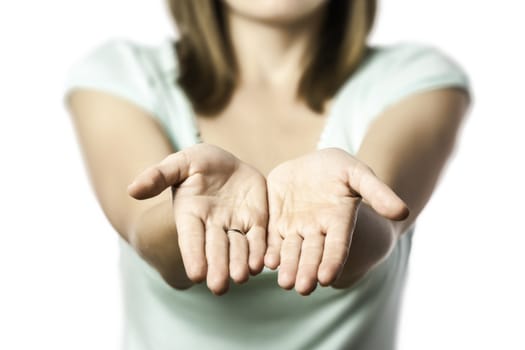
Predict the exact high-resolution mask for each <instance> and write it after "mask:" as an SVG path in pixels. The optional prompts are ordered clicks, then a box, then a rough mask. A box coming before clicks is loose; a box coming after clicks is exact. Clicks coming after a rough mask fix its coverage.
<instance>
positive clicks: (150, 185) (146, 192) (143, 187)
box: [128, 151, 190, 199]
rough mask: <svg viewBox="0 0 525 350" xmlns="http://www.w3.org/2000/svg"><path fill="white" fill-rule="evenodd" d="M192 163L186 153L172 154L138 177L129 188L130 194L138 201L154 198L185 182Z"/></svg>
mask: <svg viewBox="0 0 525 350" xmlns="http://www.w3.org/2000/svg"><path fill="white" fill-rule="evenodd" d="M189 171H190V162H189V160H188V157H187V156H186V154H185V153H184V151H180V152H177V153H173V154H170V155H169V156H168V157H166V158H164V160H162V161H161V162H160V163H158V164H156V165H154V166H151V167H149V168H147V169H146V170H144V171H143V172H142V173H140V174H139V175H137V177H136V178H135V180H133V182H132V183H131V184H130V185H129V186H128V193H129V195H130V196H132V197H134V198H136V199H147V198H151V197H154V196H156V195H158V194H159V193H161V192H162V191H164V190H165V189H166V188H168V187H170V186H172V185H176V184H178V183H180V182H182V181H184V180H185V179H186V178H187V177H188V176H189Z"/></svg>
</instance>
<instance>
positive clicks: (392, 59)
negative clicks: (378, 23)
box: [351, 44, 471, 150]
mask: <svg viewBox="0 0 525 350" xmlns="http://www.w3.org/2000/svg"><path fill="white" fill-rule="evenodd" d="M380 50H381V51H383V52H381V53H380V54H378V55H377V57H376V59H375V61H374V63H373V64H372V65H371V66H372V68H370V72H369V75H367V80H368V81H367V84H366V86H367V88H366V89H363V90H361V91H360V93H362V95H360V96H361V101H360V102H359V105H360V106H361V108H362V109H361V110H360V112H359V113H358V114H359V116H358V117H355V118H353V119H352V122H351V130H352V131H351V132H352V139H353V149H354V150H358V149H359V147H360V145H361V142H362V140H363V139H364V136H365V134H366V131H367V129H368V127H369V125H370V124H371V123H372V122H373V120H374V119H376V118H377V117H378V116H379V115H381V113H382V112H383V111H384V110H386V109H387V108H388V107H390V106H391V105H393V104H395V103H397V102H400V101H401V100H403V99H404V98H406V97H408V96H410V95H413V94H416V93H420V92H425V91H430V90H435V89H441V88H449V87H456V88H459V89H463V90H465V91H466V92H467V93H468V94H469V96H470V95H471V92H470V82H469V78H468V76H467V74H466V73H465V71H464V70H463V69H462V68H461V66H460V65H459V64H458V63H456V62H455V61H454V60H452V59H451V58H450V57H448V56H447V55H446V54H444V53H443V52H441V51H440V50H438V49H436V48H434V47H431V46H425V45H419V44H401V45H398V46H395V47H393V48H386V49H380Z"/></svg>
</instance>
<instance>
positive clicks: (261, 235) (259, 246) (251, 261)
mask: <svg viewBox="0 0 525 350" xmlns="http://www.w3.org/2000/svg"><path fill="white" fill-rule="evenodd" d="M246 239H247V241H248V246H249V258H248V266H249V268H250V273H251V274H252V275H256V274H258V273H259V272H261V270H262V269H263V267H264V253H265V252H266V229H265V228H264V227H261V226H253V227H252V228H251V229H250V231H248V233H246Z"/></svg>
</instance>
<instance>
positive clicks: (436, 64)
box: [377, 44, 470, 109]
mask: <svg viewBox="0 0 525 350" xmlns="http://www.w3.org/2000/svg"><path fill="white" fill-rule="evenodd" d="M390 60H391V63H390V64H388V70H387V72H386V73H385V75H386V76H385V79H384V80H382V81H381V83H380V84H379V86H378V87H377V89H378V91H377V92H379V95H380V96H381V100H382V101H381V102H382V103H381V104H380V105H381V109H386V108H388V107H389V106H390V105H392V104H394V103H396V102H399V101H401V100H402V99H403V98H405V97H408V96H410V95H412V94H415V93H419V92H424V91H429V90H434V89H439V88H447V87H457V88H460V89H463V90H465V91H466V92H467V93H469V94H470V83H469V79H468V77H467V75H466V73H465V72H464V70H463V69H462V68H461V67H460V65H459V64H458V63H457V62H455V61H453V60H452V59H451V58H450V57H448V56H447V55H445V54H444V53H443V52H441V51H440V50H438V49H436V48H433V47H430V46H424V45H408V44H407V45H403V46H401V47H400V48H398V49H397V50H394V51H393V52H392V53H391V56H390Z"/></svg>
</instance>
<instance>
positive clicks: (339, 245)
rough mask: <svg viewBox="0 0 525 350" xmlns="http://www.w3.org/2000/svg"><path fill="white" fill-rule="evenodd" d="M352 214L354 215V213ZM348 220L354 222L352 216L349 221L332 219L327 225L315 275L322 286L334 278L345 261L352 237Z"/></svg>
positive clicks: (330, 282) (331, 281)
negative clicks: (319, 261)
mask: <svg viewBox="0 0 525 350" xmlns="http://www.w3.org/2000/svg"><path fill="white" fill-rule="evenodd" d="M352 216H355V213H354V214H352ZM350 222H354V220H353V218H351V220H350V221H349V220H340V221H338V220H334V221H333V222H332V223H331V225H330V226H329V227H328V230H327V232H326V237H325V241H324V250H323V258H322V260H321V265H320V266H319V271H318V277H317V278H318V280H319V283H320V284H321V285H323V286H328V285H330V284H332V283H333V282H334V281H335V280H336V278H337V276H338V275H339V273H340V272H341V269H342V268H343V266H344V264H345V262H346V258H347V257H348V251H349V248H350V242H351V239H352V235H351V232H350V231H351V230H352V227H351V225H350Z"/></svg>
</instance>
